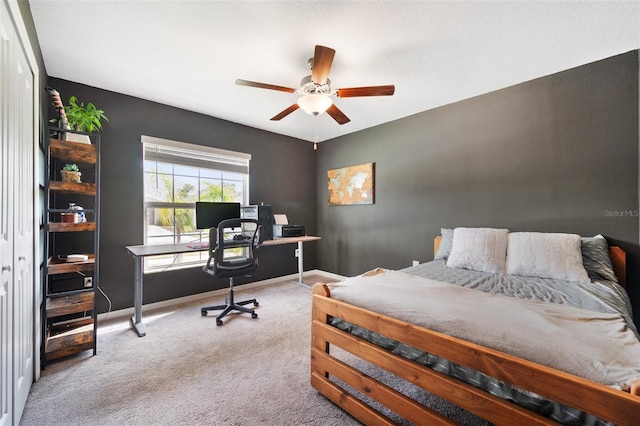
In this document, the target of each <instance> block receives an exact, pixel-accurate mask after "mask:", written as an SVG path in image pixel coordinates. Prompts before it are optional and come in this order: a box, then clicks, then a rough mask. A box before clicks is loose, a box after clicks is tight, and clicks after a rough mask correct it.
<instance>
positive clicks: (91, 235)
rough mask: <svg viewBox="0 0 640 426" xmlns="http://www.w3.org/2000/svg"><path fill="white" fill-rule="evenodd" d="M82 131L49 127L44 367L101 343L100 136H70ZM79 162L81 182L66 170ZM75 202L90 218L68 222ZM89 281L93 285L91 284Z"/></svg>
mask: <svg viewBox="0 0 640 426" xmlns="http://www.w3.org/2000/svg"><path fill="white" fill-rule="evenodd" d="M67 132H70V133H78V132H72V131H69V130H62V129H58V128H50V129H49V135H50V138H49V141H48V144H47V149H46V155H47V157H46V180H45V190H46V205H45V221H44V222H45V223H44V228H45V250H46V252H47V258H48V260H47V263H46V266H45V280H44V292H43V293H44V296H45V301H44V303H43V307H42V318H43V330H44V332H43V339H44V342H43V345H42V348H43V351H42V354H41V358H42V366H43V367H44V366H45V365H46V364H47V363H48V362H49V361H51V360H55V359H58V358H62V357H67V356H70V355H74V354H77V353H79V352H83V351H87V350H93V354H94V355H95V354H96V352H97V346H96V331H97V327H96V306H95V303H96V289H97V287H98V284H99V276H98V275H99V274H98V264H99V263H98V259H99V256H98V248H99V229H100V227H99V217H100V215H99V212H100V207H99V205H100V190H99V188H100V161H99V158H100V138H99V136H98V135H95V134H91V135H89V137H90V139H91V143H90V144H89V143H80V142H72V141H67V140H64V134H65V133H67ZM66 163H75V164H77V165H78V166H79V168H80V171H81V173H82V176H81V182H80V183H75V182H63V181H62V179H61V175H60V170H61V169H62V167H63V166H64V165H65V164H66ZM70 203H75V204H77V205H79V206H82V208H83V210H82V212H83V213H84V215H85V217H86V222H63V221H62V216H63V215H64V214H67V215H68V214H69V213H79V212H78V210H75V209H72V208H71V207H70ZM70 254H85V255H87V256H88V259H87V260H86V261H83V262H67V260H66V258H67V256H68V255H70ZM87 282H89V283H90V284H89V285H87Z"/></svg>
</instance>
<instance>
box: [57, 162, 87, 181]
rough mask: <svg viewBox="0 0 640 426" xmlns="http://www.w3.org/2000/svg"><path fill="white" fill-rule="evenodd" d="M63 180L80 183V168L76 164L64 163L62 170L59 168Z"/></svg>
mask: <svg viewBox="0 0 640 426" xmlns="http://www.w3.org/2000/svg"><path fill="white" fill-rule="evenodd" d="M60 174H61V175H62V181H63V182H75V183H80V182H81V181H80V176H81V175H82V173H80V169H79V168H78V166H77V165H76V164H65V165H64V167H63V168H62V170H60Z"/></svg>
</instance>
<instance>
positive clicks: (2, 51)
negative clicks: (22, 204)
mask: <svg viewBox="0 0 640 426" xmlns="http://www.w3.org/2000/svg"><path fill="white" fill-rule="evenodd" d="M1 7H2V11H1V13H0V18H2V19H1V21H0V43H2V44H1V45H0V61H1V65H2V69H1V72H0V76H1V77H0V137H1V138H2V140H1V141H0V267H1V268H2V273H1V275H0V349H1V350H2V357H1V358H0V425H3V426H4V425H11V424H13V356H10V355H8V354H12V352H13V341H12V334H13V309H12V307H13V190H12V188H13V173H12V172H11V170H12V169H13V166H12V158H13V149H12V148H13V145H12V144H10V143H9V131H8V128H9V111H10V108H9V106H10V104H9V102H10V98H11V84H10V78H9V73H10V69H9V68H10V64H11V63H12V62H13V48H12V47H13V44H12V42H13V38H14V37H13V34H14V33H13V31H12V30H13V27H12V24H11V21H10V18H9V16H8V15H9V14H8V11H7V9H6V7H5V4H4V2H3V3H2V6H1Z"/></svg>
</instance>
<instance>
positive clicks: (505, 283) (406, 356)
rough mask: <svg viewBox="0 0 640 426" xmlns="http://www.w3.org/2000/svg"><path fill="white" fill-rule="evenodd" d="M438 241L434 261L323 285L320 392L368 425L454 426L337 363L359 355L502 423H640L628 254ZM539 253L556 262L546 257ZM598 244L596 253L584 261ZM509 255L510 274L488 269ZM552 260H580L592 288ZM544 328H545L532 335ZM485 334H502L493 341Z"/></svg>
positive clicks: (531, 239) (530, 238) (548, 244)
mask: <svg viewBox="0 0 640 426" xmlns="http://www.w3.org/2000/svg"><path fill="white" fill-rule="evenodd" d="M442 231H443V236H442V237H438V238H436V240H435V242H434V253H436V259H434V261H432V262H427V263H425V264H422V265H419V266H417V267H414V268H407V269H404V270H400V271H388V270H384V269H380V268H377V269H375V270H372V271H369V272H367V273H365V274H362V275H360V276H358V277H352V278H348V279H346V280H344V281H342V282H339V283H332V284H323V283H318V284H316V285H314V287H313V296H312V339H311V378H310V379H311V384H312V386H313V387H314V388H315V389H316V390H318V391H319V392H320V393H321V394H323V395H324V396H326V397H327V398H328V399H330V400H331V401H333V402H334V403H335V404H337V405H339V406H340V407H341V408H343V409H344V410H346V411H347V412H349V413H350V414H351V415H353V416H354V417H355V418H356V419H358V420H359V421H360V422H362V423H364V424H376V425H377V424H397V423H398V421H397V417H398V416H399V417H400V418H401V419H403V422H408V423H411V424H429V425H433V424H451V423H452V422H451V420H449V419H448V418H446V417H444V416H443V415H441V414H439V413H437V412H435V411H434V410H432V409H430V408H429V407H427V406H425V405H422V404H421V403H420V402H419V401H417V400H415V399H413V398H411V397H409V396H407V395H405V394H403V393H402V392H400V391H398V390H396V389H394V388H393V387H391V386H388V385H387V384H385V383H382V382H381V381H379V380H376V379H375V378H374V377H372V376H371V375H368V374H366V373H364V372H363V371H361V370H362V369H361V368H360V367H359V366H360V364H359V363H353V362H350V361H349V362H346V361H345V360H344V359H343V358H341V357H340V353H349V354H350V357H351V358H353V357H356V358H357V359H359V360H362V361H363V362H366V363H367V364H371V365H374V366H375V367H376V368H378V369H381V370H383V371H386V372H388V373H391V374H393V375H394V376H397V377H398V378H400V379H401V380H404V381H407V382H410V383H412V384H413V385H415V386H417V387H419V388H421V389H424V390H425V391H427V392H429V393H431V394H434V395H437V396H438V397H441V398H443V399H445V400H447V401H449V402H451V403H453V404H455V405H456V406H458V407H461V408H463V409H465V410H467V411H469V412H471V413H473V414H475V415H477V416H480V417H482V418H483V419H486V420H487V421H489V422H491V423H493V424H506V425H513V424H557V423H563V424H589V425H591V424H593V425H598V424H621V425H623V424H638V418H640V340H638V332H637V330H636V328H635V326H634V325H633V321H632V317H631V307H630V303H629V299H628V297H627V295H626V292H625V290H624V286H625V285H626V283H625V280H626V274H625V271H626V263H625V262H626V259H625V254H624V252H623V251H622V250H621V249H620V248H618V247H608V246H607V245H606V240H605V239H604V237H602V236H600V235H598V236H596V237H580V236H575V235H572V236H571V238H568V240H570V244H569V246H570V247H571V248H570V250H569V252H568V253H569V254H567V252H565V251H563V250H562V249H560V250H558V244H557V241H556V242H554V241H555V240H554V238H556V237H557V236H562V237H565V236H567V235H570V234H542V233H509V232H508V231H506V230H499V231H500V232H499V233H498V234H500V235H499V238H496V237H495V235H492V236H490V238H488V237H487V232H488V233H489V234H490V233H491V232H493V230H492V229H490V228H456V229H455V230H445V229H443V230H442ZM465 232H467V234H465ZM474 232H475V233H476V234H474ZM505 232H506V236H505ZM474 235H475V237H478V236H480V238H476V239H475V240H474V238H473V237H474ZM456 236H459V237H460V238H455V237H456ZM465 236H466V238H463V237H465ZM497 240H499V241H503V240H504V241H503V242H502V243H496V241H497ZM576 240H577V241H578V242H577V243H576ZM469 241H471V243H469ZM487 241H490V243H487ZM456 242H457V243H458V244H455V243H456ZM462 242H465V243H466V245H465V244H462ZM541 242H542V246H541V245H540V244H541ZM483 244H484V246H483ZM554 244H555V245H554ZM576 244H577V245H578V248H577V253H578V255H582V256H581V257H580V259H579V260H577V261H576V260H575V259H574V258H575V256H577V255H576V250H575V246H576ZM563 245H566V244H565V241H564V240H563V242H562V243H561V244H560V246H562V247H564V246H563ZM445 246H446V247H445ZM503 246H505V247H503ZM603 246H604V248H603ZM478 247H480V248H481V249H480V250H479V251H480V252H483V254H482V255H481V256H480V257H481V258H482V260H483V261H482V262H480V263H479V264H475V265H474V264H473V263H474V260H473V259H471V260H470V258H469V257H468V256H467V257H465V254H466V255H469V250H476V251H478ZM496 247H498V249H496ZM540 247H544V248H545V250H546V251H549V252H550V253H551V254H552V255H551V256H547V258H546V259H545V256H544V255H543V256H542V257H541V258H539V257H538V256H537V254H535V253H534V252H535V251H536V250H539V248H540ZM594 247H597V249H596V250H595V252H597V253H598V254H597V255H596V256H595V258H587V257H588V256H587V252H590V251H594V250H593V249H594ZM487 248H488V249H489V250H487ZM465 250H466V251H465ZM518 250H520V252H518ZM532 250H533V251H532ZM603 250H604V252H605V254H604V255H603V254H602V251H603ZM461 253H462V254H463V255H462V256H461V255H460V254H461ZM487 253H488V255H487ZM496 253H497V254H496ZM532 253H533V254H532ZM507 254H509V256H507ZM483 256H484V257H483ZM502 256H504V261H503V262H504V263H503V264H502V265H501V266H502V267H503V268H505V269H504V270H501V271H500V272H496V271H494V270H492V268H493V267H494V266H495V265H491V262H492V261H493V260H495V259H494V258H497V259H498V260H499V261H502V259H501V257H502ZM554 256H555V257H558V258H562V259H564V258H565V257H566V258H572V259H573V261H574V263H575V265H574V266H576V267H577V269H576V270H578V272H579V274H583V271H584V273H586V274H587V279H584V278H583V276H582V275H579V278H575V277H574V276H571V275H570V276H565V275H562V274H563V273H564V272H565V271H564V270H560V269H558V268H557V265H555V264H549V263H545V262H549V257H551V258H552V259H551V262H552V263H553V262H554V261H555V260H554V259H553V257H554ZM572 256H573V257H572ZM454 257H455V259H453V258H454ZM471 257H473V253H472V256H471ZM487 259H489V262H488V264H490V265H489V267H487ZM456 261H457V262H458V263H457V264H456ZM465 262H467V263H465ZM469 262H470V264H471V265H469ZM518 262H521V263H520V264H519V263H518ZM563 262H564V261H563ZM578 264H579V265H578ZM456 265H458V267H456ZM460 265H462V266H466V267H459V266H460ZM469 266H471V268H469ZM474 268H475V269H474ZM527 268H529V269H531V268H533V270H527ZM478 269H486V270H478ZM541 269H542V271H543V272H540V270H541ZM513 272H517V274H514V273H513ZM519 274H522V275H519ZM535 274H541V275H545V274H547V275H549V274H550V275H551V277H549V276H537V275H535ZM558 274H559V275H558ZM496 283H497V284H496ZM452 284H453V285H452ZM427 285H428V286H427ZM386 287H391V290H387V289H386ZM414 287H415V288H416V289H417V290H413V288H414ZM414 291H416V293H414ZM385 292H386V293H385ZM425 295H426V296H425ZM425 299H435V301H434V302H432V301H431V300H429V301H428V302H427V301H425ZM438 299H442V301H439V300H438ZM451 299H454V300H455V303H453V304H452V305H447V304H446V303H449V302H448V301H447V300H451ZM416 302H417V303H416ZM438 303H445V305H442V306H440V305H438ZM495 303H498V304H497V305H495ZM483 310H484V311H485V312H484V314H483V313H482V311H483ZM425 311H426V312H428V313H427V314H426V315H424V312H425ZM451 311H454V312H455V311H458V314H457V315H453V316H451ZM470 311H472V312H470ZM414 314H416V315H421V317H414V316H412V315H414ZM472 315H473V316H472ZM476 315H481V316H479V317H478V318H481V320H476V319H475V318H476ZM482 315H483V316H482ZM425 317H426V318H425ZM532 318H535V320H534V319H532ZM538 318H542V321H543V323H542V325H541V326H539V327H538V326H533V325H531V326H530V325H529V324H534V322H538ZM528 321H530V322H528ZM474 323H479V325H480V329H476V330H474V329H473V328H472V327H473V326H474ZM518 323H520V324H521V325H520V328H515V329H512V328H510V327H507V325H510V326H511V325H517V324H518ZM425 324H426V325H425ZM522 324H525V326H522ZM592 327H593V328H592ZM574 328H575V329H574ZM537 329H540V330H541V331H539V330H538V331H536V330H537ZM460 330H464V332H461V331H460ZM549 330H552V331H551V333H550V334H551V335H546V334H539V335H538V334H529V333H538V332H540V333H547V334H548V333H549ZM487 331H490V332H487ZM524 331H526V332H524ZM485 333H486V334H494V335H495V336H489V337H487V338H486V339H487V340H484V339H485V337H484V334H485ZM584 333H586V335H587V336H588V338H584ZM519 334H522V336H519ZM458 335H461V336H462V337H459V336H458ZM496 336H497V340H498V341H496ZM500 336H503V338H502V339H500ZM492 339H493V340H492ZM501 340H502V341H501ZM507 341H508V342H509V345H507V346H509V347H507V348H506V349H505V347H504V346H505V345H504V344H503V343H504V342H507ZM478 342H481V343H478ZM528 342H529V343H528ZM585 342H587V343H585ZM512 343H513V345H512ZM527 345H529V346H531V347H530V348H524V349H523V347H524V346H527ZM512 346H514V347H515V348H514V347H512ZM567 347H568V348H569V349H567ZM335 353H338V355H337V356H336V355H335ZM351 358H349V359H351ZM565 358H566V359H565ZM574 364H575V365H577V366H574ZM583 368H584V369H586V372H585V371H582V369H583ZM372 401H373V403H372ZM389 412H391V413H393V415H392V416H390V415H389Z"/></svg>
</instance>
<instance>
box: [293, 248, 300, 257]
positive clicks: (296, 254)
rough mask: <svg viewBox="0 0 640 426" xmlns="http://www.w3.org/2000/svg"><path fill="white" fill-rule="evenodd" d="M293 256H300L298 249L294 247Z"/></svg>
mask: <svg viewBox="0 0 640 426" xmlns="http://www.w3.org/2000/svg"><path fill="white" fill-rule="evenodd" d="M294 255H295V257H300V250H298V249H296V251H295V252H294Z"/></svg>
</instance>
